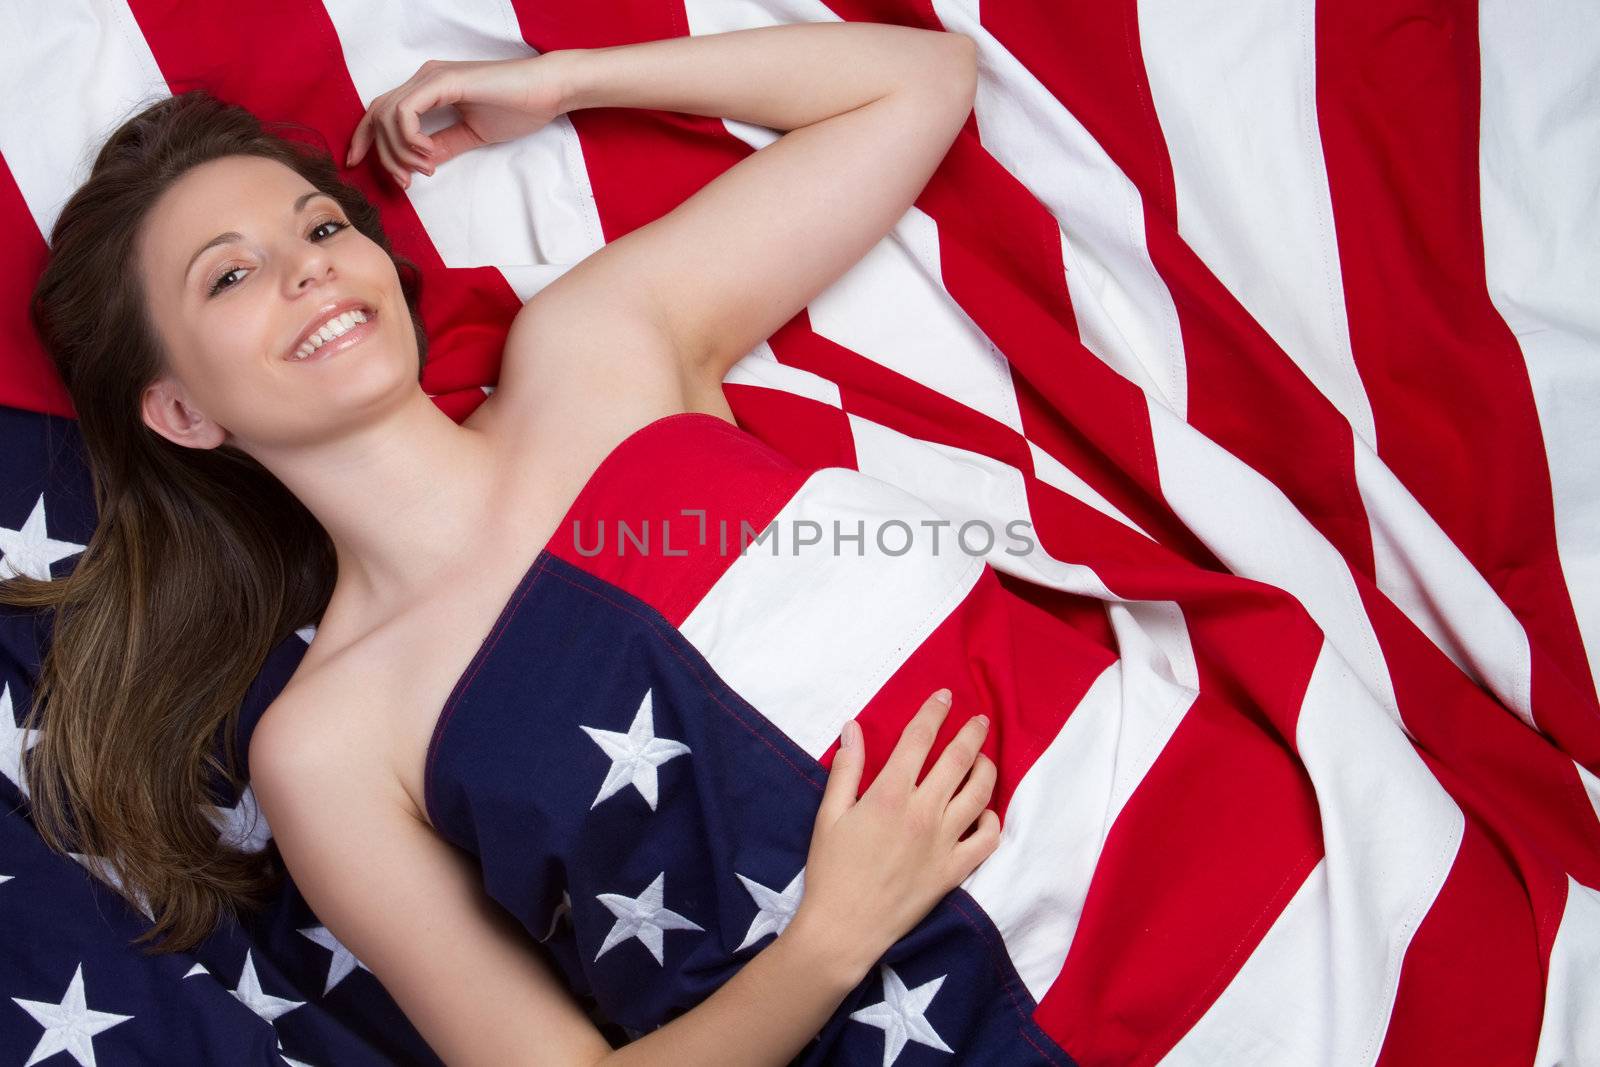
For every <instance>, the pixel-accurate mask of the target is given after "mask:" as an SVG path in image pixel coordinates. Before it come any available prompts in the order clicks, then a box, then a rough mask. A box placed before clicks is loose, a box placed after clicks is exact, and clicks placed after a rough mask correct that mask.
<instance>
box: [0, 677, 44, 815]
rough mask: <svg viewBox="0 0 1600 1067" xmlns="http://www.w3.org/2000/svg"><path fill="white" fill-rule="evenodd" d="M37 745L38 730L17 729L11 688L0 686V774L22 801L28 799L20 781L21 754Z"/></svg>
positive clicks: (24, 784) (24, 786)
mask: <svg viewBox="0 0 1600 1067" xmlns="http://www.w3.org/2000/svg"><path fill="white" fill-rule="evenodd" d="M38 743H39V731H38V730H22V729H18V727H17V719H16V712H15V711H14V710H13V709H12V706H11V686H10V684H9V683H8V684H6V685H4V686H0V774H4V775H5V776H6V777H7V778H9V779H11V784H12V785H14V786H16V787H17V792H19V793H21V794H22V796H23V799H28V783H27V782H25V781H23V780H22V753H23V752H24V751H25V750H27V749H30V748H32V747H33V746H34V745H36V744H38Z"/></svg>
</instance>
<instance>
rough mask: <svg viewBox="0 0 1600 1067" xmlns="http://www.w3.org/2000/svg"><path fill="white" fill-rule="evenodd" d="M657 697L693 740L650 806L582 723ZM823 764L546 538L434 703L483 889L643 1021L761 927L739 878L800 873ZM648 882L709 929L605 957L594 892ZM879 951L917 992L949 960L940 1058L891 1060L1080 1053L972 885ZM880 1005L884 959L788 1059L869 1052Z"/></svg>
mask: <svg viewBox="0 0 1600 1067" xmlns="http://www.w3.org/2000/svg"><path fill="white" fill-rule="evenodd" d="M647 695H648V703H649V714H650V719H651V723H652V726H653V730H654V735H655V736H656V737H657V738H662V739H670V740H672V741H676V742H678V743H680V744H681V745H685V746H687V747H688V750H689V751H688V752H681V753H678V754H676V755H673V756H671V757H670V758H667V759H666V760H665V761H664V762H662V763H660V764H659V766H657V767H656V769H655V789H656V799H655V804H654V806H653V807H652V805H651V803H650V802H649V800H648V799H647V797H646V795H645V790H644V789H643V788H640V787H638V786H635V785H633V784H631V783H630V784H624V785H622V786H621V787H620V788H618V789H617V790H616V791H615V792H613V793H611V794H610V795H608V796H606V797H604V798H603V799H598V800H597V797H599V794H600V792H601V788H602V785H603V783H605V781H606V778H607V773H608V771H609V769H610V768H611V765H612V759H611V757H610V756H609V755H607V753H606V751H605V750H604V749H603V748H602V746H601V745H600V744H598V743H597V742H596V741H595V740H594V738H593V737H591V735H590V734H589V733H588V732H587V731H586V730H585V729H583V728H584V727H590V728H593V729H598V730H606V731H613V732H615V733H619V734H625V733H627V732H628V730H629V728H630V725H632V724H633V723H634V721H635V718H636V716H637V715H638V714H639V712H640V709H641V706H642V705H643V704H644V703H645V701H646V698H647ZM826 779H827V771H826V769H825V768H824V767H822V766H821V765H820V764H819V763H818V762H817V761H816V760H815V759H813V758H812V757H810V756H809V755H807V754H806V753H805V752H804V751H803V750H802V749H800V748H799V747H798V746H797V745H795V744H794V743H793V742H792V741H790V740H789V739H788V738H787V737H786V736H785V735H784V734H783V733H782V732H781V731H780V730H779V729H778V728H777V727H776V726H775V725H773V724H772V723H771V722H770V721H768V720H767V719H765V718H764V717H763V716H762V715H761V714H760V713H759V712H757V711H756V709H755V708H753V707H752V706H751V705H750V704H748V703H747V702H745V701H744V700H742V699H740V697H739V696H738V695H737V694H736V693H734V692H733V691H732V690H731V689H729V687H728V686H727V685H725V684H724V683H723V681H722V680H721V678H720V677H718V675H717V674H716V672H715V671H713V670H712V669H711V667H710V665H709V664H708V663H707V662H706V661H705V659H704V658H703V657H702V656H701V655H700V654H699V652H698V651H697V650H696V649H695V648H694V647H693V645H691V644H690V643H689V642H688V640H687V639H686V638H685V637H684V636H683V634H682V633H681V632H679V630H678V629H677V628H676V627H674V626H673V625H671V624H670V623H669V622H667V620H666V619H665V618H663V617H662V616H661V615H660V613H658V612H656V611H655V610H654V609H652V608H651V607H650V606H649V605H647V604H645V603H643V602H642V601H640V600H638V599H637V598H635V597H633V596H631V595H630V594H628V593H626V592H625V591H623V590H621V589H619V588H617V587H616V586H614V585H612V584H611V583H609V582H606V581H604V580H603V579H601V578H598V577H596V576H594V575H591V574H589V573H587V572H585V571H582V570H580V569H578V568H577V567H574V566H573V565H571V564H569V563H567V562H566V561H564V560H562V559H560V558H559V557H556V556H554V555H551V554H550V553H548V552H546V553H544V554H541V555H540V556H539V558H538V559H537V560H536V561H535V563H534V564H533V566H532V567H531V568H530V569H529V571H528V573H527V574H526V575H525V576H524V578H523V580H522V582H521V583H520V584H519V585H518V587H517V590H516V591H515V592H514V593H513V595H512V596H511V598H510V600H509V601H508V603H507V604H506V606H505V608H504V610H503V611H502V613H501V615H500V618H499V620H498V621H497V623H496V624H495V626H494V628H493V629H491V631H490V633H489V635H488V637H486V638H485V640H484V642H483V644H482V645H481V646H480V647H479V649H478V651H477V653H476V654H475V656H474V659H473V661H472V663H471V664H470V665H469V666H468V667H467V669H466V670H465V671H464V672H463V674H462V676H461V678H460V679H459V680H458V682H457V685H456V687H455V690H454V692H453V693H452V694H451V697H450V699H449V701H448V702H447V704H446V706H445V709H444V710H443V712H442V713H441V716H440V720H439V723H438V725H437V727H436V729H435V733H434V737H433V743H432V745H431V746H430V751H429V762H428V778H427V793H428V808H429V814H430V818H431V819H432V820H433V821H434V824H435V826H436V828H437V829H438V830H439V831H440V832H441V833H443V834H444V835H445V836H446V837H447V838H449V839H450V840H451V841H453V842H454V843H455V844H457V845H458V846H460V847H461V848H463V849H465V850H466V851H468V852H470V853H472V854H473V855H475V856H476V857H477V859H478V861H479V863H480V865H481V867H482V870H483V876H484V883H485V886H486V887H487V889H488V891H489V893H490V895H491V896H493V897H494V898H495V899H496V900H497V901H499V902H500V903H501V904H502V905H503V906H504V907H505V908H506V909H507V910H509V911H510V912H511V913H512V914H514V915H515V916H516V917H517V918H518V919H519V920H520V921H521V922H522V924H523V926H524V927H525V928H526V929H527V930H528V931H529V932H530V934H532V935H533V936H534V937H535V938H537V939H546V938H547V940H544V944H545V946H546V947H547V948H548V949H549V950H550V952H551V954H552V956H553V957H554V959H555V960H556V962H557V964H558V965H559V967H560V969H561V971H562V972H563V973H564V975H565V976H566V979H567V981H568V983H569V984H570V985H571V986H572V987H573V988H574V989H577V990H583V991H585V992H587V993H590V994H591V995H592V996H593V997H594V998H595V999H596V1000H597V1001H598V1004H599V1007H600V1010H601V1011H602V1012H603V1013H604V1014H605V1015H606V1017H608V1018H610V1019H613V1020H615V1021H617V1022H618V1023H621V1024H622V1025H623V1026H624V1027H626V1028H627V1029H628V1030H629V1032H630V1033H632V1034H635V1035H637V1034H640V1033H644V1032H646V1031H648V1030H651V1029H653V1028H655V1027H658V1026H660V1025H662V1024H663V1023H665V1022H667V1021H669V1020H671V1019H672V1018H674V1017H676V1016H677V1015H679V1014H681V1013H683V1012H684V1011H687V1010H688V1009H690V1008H692V1007H694V1006H695V1005H696V1004H698V1003H700V1002H701V1001H702V1000H704V999H705V998H706V997H707V996H709V995H710V994H711V993H712V992H714V991H715V990H716V989H717V987H718V986H720V985H721V984H722V983H723V982H725V981H727V980H728V979H729V978H730V977H732V976H733V975H734V974H735V973H737V971H738V970H739V968H740V967H741V966H742V965H743V964H744V963H746V962H748V960H749V959H750V958H751V957H752V956H754V955H755V954H756V953H757V952H759V951H760V950H761V949H762V948H764V947H765V946H766V945H768V944H770V943H771V941H772V940H773V937H774V936H775V935H774V934H772V933H767V934H765V935H764V936H763V937H762V938H761V939H760V940H758V941H756V942H754V943H753V944H751V945H749V946H747V947H745V948H743V949H740V948H739V947H738V946H739V945H740V943H741V941H743V940H744V937H745V934H746V931H747V930H748V929H749V928H750V925H751V922H752V920H753V919H754V918H755V917H756V915H757V912H758V908H757V904H756V902H755V900H754V898H753V897H752V895H751V894H750V892H749V891H747V889H746V888H745V886H744V884H743V882H742V881H741V880H740V878H739V877H737V876H738V875H743V876H745V877H747V878H750V879H752V880H754V881H755V882H758V883H760V884H761V885H764V886H767V887H770V888H772V889H774V890H777V891H781V890H782V889H783V888H784V887H785V886H787V885H789V884H790V882H791V880H792V879H793V878H794V877H795V875H796V874H797V873H798V872H799V871H800V870H801V868H802V866H803V865H804V863H805V860H806V855H807V852H808V848H809V844H810V837H811V828H812V824H813V820H814V818H815V815H816V811H817V808H818V806H819V804H820V803H821V799H822V793H823V787H824V784H825V782H826ZM658 877H660V878H662V879H663V885H662V888H663V890H664V899H663V901H662V905H663V906H664V907H665V908H667V909H670V910H671V911H673V912H675V913H677V914H678V915H680V916H682V917H683V918H684V919H686V920H688V921H689V922H692V923H693V924H695V925H696V926H698V927H700V928H701V929H699V930H694V929H667V930H665V931H664V933H663V935H662V936H663V941H662V946H661V947H662V960H661V961H660V962H658V961H657V960H656V958H655V956H654V955H653V953H652V952H651V950H650V948H649V947H647V945H646V943H645V942H644V941H643V940H641V939H640V938H638V937H629V938H627V939H625V940H622V941H620V942H619V943H617V944H615V945H613V946H612V947H611V948H609V949H607V950H606V951H604V952H602V951H601V949H602V947H603V945H604V943H605V941H606V938H607V935H608V934H609V933H610V932H611V931H612V928H613V927H614V926H615V925H616V924H617V916H616V915H615V914H614V913H613V912H612V910H611V909H610V908H608V907H607V906H606V905H605V904H604V903H602V901H601V900H600V899H599V897H600V895H601V894H621V895H625V896H628V897H638V896H639V895H640V894H641V893H642V892H644V891H645V890H646V888H647V887H649V886H650V885H651V884H652V882H654V881H655V880H656V879H657V878H658ZM564 895H565V896H564ZM567 900H570V908H569V907H568V905H567ZM882 962H883V963H885V964H888V965H889V966H890V967H891V968H892V969H893V970H894V971H895V972H896V974H897V975H898V976H899V978H900V979H901V981H903V982H904V983H905V985H906V986H907V987H911V988H915V987H917V986H920V985H922V984H924V983H926V982H930V981H933V980H936V979H938V978H939V977H940V976H944V980H943V982H942V984H941V985H940V986H939V988H938V990H937V992H936V993H935V994H934V996H933V999H932V1001H931V1002H930V1004H929V1006H928V1008H927V1011H926V1018H927V1020H928V1022H929V1023H930V1024H931V1025H932V1026H933V1027H934V1029H935V1031H936V1032H937V1033H938V1035H939V1037H940V1038H941V1039H942V1040H943V1041H944V1042H945V1043H947V1044H948V1045H949V1046H950V1048H951V1052H946V1051H942V1050H939V1049H936V1048H934V1047H930V1046H929V1045H925V1044H921V1043H918V1042H915V1041H913V1042H910V1043H908V1044H906V1045H905V1046H904V1048H903V1050H902V1051H901V1053H900V1055H899V1056H898V1057H897V1058H895V1060H894V1062H895V1064H896V1067H916V1065H918V1064H950V1063H952V1062H955V1063H959V1064H997V1065H998V1064H1005V1065H1008V1067H1014V1065H1019V1064H1032V1063H1052V1064H1067V1063H1071V1060H1070V1058H1069V1057H1068V1056H1067V1055H1066V1054H1065V1053H1064V1052H1062V1051H1061V1050H1060V1049H1059V1047H1058V1046H1056V1045H1055V1043H1054V1042H1052V1041H1051V1040H1050V1039H1049V1038H1048V1037H1046V1036H1045V1035H1044V1034H1043V1033H1042V1032H1041V1031H1040V1030H1039V1029H1038V1028H1037V1027H1036V1026H1035V1025H1034V1024H1033V1023H1032V1022H1031V1014H1032V1011H1033V1009H1034V1006H1035V1005H1034V1002H1033V1000H1032V998H1031V997H1030V996H1029V994H1028V991H1027V989H1026V987H1024V985H1023V984H1022V982H1021V981H1020V979H1019V978H1018V977H1017V974H1016V972H1015V970H1014V969H1013V968H1012V966H1011V963H1010V960H1009V958H1008V957H1007V955H1006V954H1005V952H1004V950H1003V947H1002V944H1001V940H1000V936H999V933H998V931H997V930H996V929H995V928H994V926H993V925H992V923H991V922H990V921H989V919H988V918H987V916H985V915H984V913H983V912H982V911H981V910H980V909H979V907H978V906H977V904H976V902H975V901H974V900H973V899H972V898H971V896H970V895H968V894H967V893H965V892H964V891H960V890H957V891H955V892H953V893H951V894H949V895H948V896H947V897H946V898H945V899H944V900H943V901H942V902H941V903H940V904H939V906H938V907H937V908H936V909H935V910H934V911H933V912H932V913H931V914H930V915H928V916H927V917H926V918H925V919H924V920H923V921H922V922H921V923H919V924H918V925H917V927H916V928H915V929H914V930H913V931H912V932H911V933H910V934H908V935H907V936H906V937H904V938H902V939H901V940H900V941H899V942H898V943H897V944H895V946H894V947H893V949H892V950H891V951H890V952H889V953H888V954H886V955H885V956H884V958H883V960H882ZM883 999H884V993H883V988H882V979H881V972H880V971H878V970H874V972H873V973H872V974H871V975H869V976H868V977H867V978H866V979H865V980H864V981H863V982H862V983H861V984H860V985H859V986H857V988H856V989H855V990H854V991H852V992H851V994H850V995H849V996H848V997H847V998H846V999H845V1001H844V1002H843V1004H842V1005H841V1006H840V1007H839V1009H838V1010H837V1011H836V1012H835V1014H834V1016H833V1017H832V1019H831V1020H830V1021H829V1023H828V1025H827V1027H826V1028H825V1029H824V1031H823V1032H822V1033H821V1034H820V1035H819V1037H818V1039H817V1040H815V1041H814V1042H813V1043H812V1044H811V1046H810V1047H809V1050H808V1051H807V1052H806V1053H804V1054H803V1055H802V1056H801V1057H799V1058H798V1059H797V1060H796V1061H795V1062H797V1063H805V1064H821V1063H829V1064H861V1065H863V1067H866V1065H871V1067H881V1065H882V1064H883V1063H884V1062H885V1057H884V1047H885V1036H884V1030H882V1029H880V1028H879V1027H876V1026H873V1025H870V1024H868V1023H865V1022H861V1021H856V1020H851V1019H850V1018H849V1016H850V1014H851V1013H852V1012H854V1011H856V1010H858V1009H860V1008H863V1007H866V1006H870V1005H873V1004H876V1003H878V1002H879V1001H882V1000H883ZM952 1052H953V1054H954V1055H953V1057H952Z"/></svg>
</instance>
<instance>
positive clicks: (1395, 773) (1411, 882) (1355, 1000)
mask: <svg viewBox="0 0 1600 1067" xmlns="http://www.w3.org/2000/svg"><path fill="white" fill-rule="evenodd" d="M1296 746H1297V748H1298V749H1299V752H1300V756H1301V759H1302V760H1303V761H1304V763H1305V766H1306V770H1307V771H1308V772H1309V773H1310V775H1311V780H1312V782H1313V783H1314V784H1315V786H1316V789H1317V805H1318V809H1319V811H1320V813H1321V816H1322V836H1323V842H1324V845H1325V847H1326V855H1325V858H1324V859H1323V861H1322V862H1321V863H1319V864H1318V865H1317V867H1316V869H1315V870H1314V871H1313V872H1312V875H1311V876H1310V877H1308V878H1307V879H1306V881H1305V883H1304V884H1302V885H1301V887H1300V889H1299V890H1298V891H1297V892H1296V894H1295V896H1294V899H1293V900H1291V901H1290V903H1289V905H1288V906H1287V907H1286V908H1284V910H1283V911H1282V912H1281V913H1279V915H1278V917H1277V920H1276V921H1275V922H1274V923H1273V925H1272V928H1271V929H1270V930H1268V931H1267V934H1266V936H1265V937H1263V938H1262V939H1261V942H1260V943H1259V944H1258V945H1257V946H1256V948H1255V951H1254V952H1252V953H1251V955H1250V958H1249V959H1247V960H1246V961H1245V963H1244V966H1242V967H1241V968H1240V969H1239V971H1238V973H1237V974H1235V975H1234V977H1233V980H1232V981H1231V982H1230V983H1229V984H1228V987H1227V988H1226V989H1224V990H1223V992H1222V994H1221V995H1220V996H1219V997H1218V998H1217V999H1216V1001H1214V1002H1213V1003H1212V1005H1211V1006H1210V1008H1208V1009H1207V1010H1206V1013H1205V1015H1203V1016H1202V1017H1201V1019H1200V1021H1199V1022H1197V1023H1196V1024H1195V1025H1194V1026H1193V1027H1191V1028H1190V1029H1189V1031H1188V1032H1187V1033H1186V1034H1185V1035H1184V1036H1183V1039H1182V1040H1181V1041H1179V1042H1178V1044H1177V1045H1176V1046H1175V1047H1174V1048H1173V1050H1172V1052H1171V1054H1170V1055H1168V1056H1167V1057H1166V1058H1165V1060H1163V1062H1164V1063H1169V1064H1189V1063H1194V1064H1215V1063H1227V1064H1262V1065H1267V1064H1271V1065H1274V1067H1275V1065H1278V1064H1287V1063H1292V1064H1296V1065H1305V1067H1312V1065H1316V1064H1327V1065H1329V1067H1334V1065H1337V1067H1361V1065H1366V1064H1371V1063H1374V1062H1376V1060H1377V1058H1378V1054H1379V1053H1380V1052H1381V1051H1382V1049H1383V1038H1384V1034H1385V1033H1386V1031H1387V1029H1388V1024H1389V1016H1390V1013H1391V1011H1392V1009H1393V1005H1394V996H1395V991H1396V990H1397V989H1398V988H1399V984H1400V969H1401V964H1402V962H1403V961H1404V959H1405V954H1406V950H1407V949H1408V948H1409V947H1410V944H1411V938H1412V936H1413V935H1414V934H1415V933H1416V931H1417V927H1418V926H1419V925H1421V923H1422V920H1423V918H1424V917H1425V916H1426V915H1427V913H1428V910H1429V909H1430V908H1431V907H1433V903H1434V901H1435V900H1436V899H1437V898H1438V895H1439V889H1440V887H1442V886H1443V885H1444V881H1445V879H1446V877H1448V875H1449V873H1450V868H1451V866H1452V864H1453V863H1454V862H1455V856H1456V853H1457V851H1458V850H1459V849H1460V847H1461V838H1462V834H1463V832H1464V830H1465V819H1464V818H1463V817H1462V814H1461V810H1460V809H1459V808H1458V807H1456V805H1455V802H1454V801H1452V800H1451V799H1450V797H1449V796H1448V795H1447V794H1446V793H1445V791H1444V789H1443V788H1442V787H1441V786H1440V785H1439V783H1438V781H1437V780H1436V779H1435V778H1434V777H1433V775H1432V773H1431V772H1430V771H1429V770H1428V768H1427V765H1426V764H1424V763H1423V762H1422V759H1421V757H1420V756H1418V755H1417V753H1416V750H1415V749H1414V748H1413V747H1412V745H1411V743H1410V741H1409V740H1407V738H1406V737H1405V735H1404V734H1403V733H1402V732H1401V731H1400V730H1399V729H1398V728H1397V727H1396V726H1395V724H1394V723H1393V722H1391V721H1390V720H1389V719H1388V717H1387V715H1386V713H1385V710H1384V709H1383V708H1382V707H1380V706H1379V705H1378V703H1377V702H1376V701H1375V700H1373V698H1372V694H1371V693H1370V692H1368V690H1367V689H1366V687H1365V686H1364V685H1363V683H1362V681H1361V679H1359V678H1358V677H1357V676H1356V674H1355V672H1353V671H1352V670H1351V669H1350V665H1349V664H1348V663H1346V662H1345V660H1344V659H1343V658H1342V657H1341V656H1340V655H1339V653H1338V650H1337V649H1335V648H1334V646H1333V645H1332V644H1331V643H1330V642H1327V641H1324V642H1323V644H1322V649H1321V652H1320V654H1319V655H1318V657H1317V664H1316V666H1315V667H1314V668H1313V669H1312V672H1311V679H1310V682H1309V684H1308V686H1307V688H1306V697H1305V701H1304V702H1303V703H1302V705H1301V709H1300V720H1299V726H1298V729H1297V730H1296Z"/></svg>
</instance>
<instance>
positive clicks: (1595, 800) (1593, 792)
mask: <svg viewBox="0 0 1600 1067" xmlns="http://www.w3.org/2000/svg"><path fill="white" fill-rule="evenodd" d="M1572 766H1573V767H1574V768H1575V769H1576V770H1577V772H1578V781H1580V782H1582V783H1583V791H1584V792H1585V793H1587V794H1588V796H1589V805H1590V806H1591V807H1593V808H1594V815H1595V818H1596V819H1600V778H1596V777H1595V776H1594V775H1592V774H1590V773H1589V772H1588V770H1586V769H1585V768H1584V766H1583V764H1581V763H1579V762H1578V761H1577V760H1573V761H1572Z"/></svg>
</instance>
